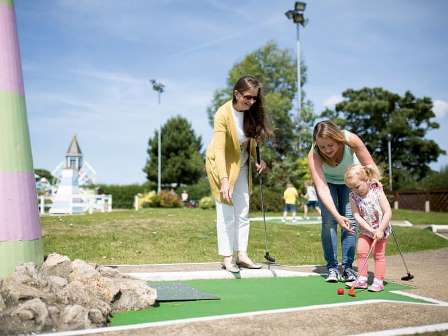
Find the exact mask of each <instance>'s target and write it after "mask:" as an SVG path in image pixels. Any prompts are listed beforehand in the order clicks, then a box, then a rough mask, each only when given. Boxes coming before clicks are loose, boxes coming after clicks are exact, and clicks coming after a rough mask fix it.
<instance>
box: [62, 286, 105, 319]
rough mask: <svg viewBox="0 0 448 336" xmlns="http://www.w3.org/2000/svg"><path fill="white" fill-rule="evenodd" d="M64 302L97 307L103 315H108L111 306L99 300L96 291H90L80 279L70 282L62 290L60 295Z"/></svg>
mask: <svg viewBox="0 0 448 336" xmlns="http://www.w3.org/2000/svg"><path fill="white" fill-rule="evenodd" d="M60 296H62V297H63V298H64V300H63V303H65V304H77V305H80V306H83V307H86V308H89V309H91V308H96V309H99V310H100V311H101V312H102V313H103V314H104V315H105V316H109V314H110V312H111V310H112V308H111V306H110V305H109V304H108V303H107V302H104V301H102V300H100V299H99V298H98V297H97V295H96V293H95V292H94V291H92V290H91V289H90V288H89V287H86V285H84V284H83V283H82V282H80V281H72V282H70V283H69V284H68V285H67V286H66V287H65V288H64V290H63V291H61V295H60Z"/></svg>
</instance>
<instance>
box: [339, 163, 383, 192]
mask: <svg viewBox="0 0 448 336" xmlns="http://www.w3.org/2000/svg"><path fill="white" fill-rule="evenodd" d="M355 178H359V179H360V180H361V181H372V180H374V181H379V180H380V179H381V173H380V171H379V169H378V167H377V166H376V165H367V166H361V165H359V164H357V165H353V166H350V167H348V168H347V170H346V171H345V174H344V181H345V184H346V185H347V186H349V187H350V186H352V185H353V180H354V179H355Z"/></svg>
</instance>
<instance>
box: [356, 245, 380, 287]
mask: <svg viewBox="0 0 448 336" xmlns="http://www.w3.org/2000/svg"><path fill="white" fill-rule="evenodd" d="M376 242H377V240H376V239H375V240H374V241H373V243H372V246H370V249H369V253H367V258H366V260H364V263H363V264H362V266H361V268H358V274H360V273H361V270H362V271H364V268H365V267H366V266H367V262H368V261H369V257H370V254H372V251H373V249H374V248H375V245H376ZM352 288H355V284H353V285H352Z"/></svg>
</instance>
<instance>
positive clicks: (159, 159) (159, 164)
mask: <svg viewBox="0 0 448 336" xmlns="http://www.w3.org/2000/svg"><path fill="white" fill-rule="evenodd" d="M149 81H150V82H151V84H152V89H153V90H154V91H156V92H157V95H158V102H159V106H160V100H161V96H162V93H163V91H164V89H165V84H162V83H161V82H157V81H156V80H155V79H150V80H149ZM158 133H159V134H158V138H157V193H158V194H160V190H161V184H162V149H161V143H162V135H161V134H162V125H161V124H159V132H158Z"/></svg>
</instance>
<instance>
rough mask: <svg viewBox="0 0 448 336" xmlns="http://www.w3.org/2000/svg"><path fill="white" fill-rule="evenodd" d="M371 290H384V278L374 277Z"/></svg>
mask: <svg viewBox="0 0 448 336" xmlns="http://www.w3.org/2000/svg"><path fill="white" fill-rule="evenodd" d="M368 290H369V292H381V291H383V290H384V284H383V280H380V279H377V278H375V279H373V283H372V284H371V285H370V286H369V289H368Z"/></svg>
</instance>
